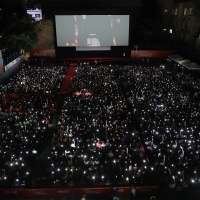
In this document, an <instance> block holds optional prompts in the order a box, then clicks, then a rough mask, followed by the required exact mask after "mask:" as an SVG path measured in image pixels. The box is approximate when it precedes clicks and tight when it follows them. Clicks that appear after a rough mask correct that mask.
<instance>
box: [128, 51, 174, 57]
mask: <svg viewBox="0 0 200 200" xmlns="http://www.w3.org/2000/svg"><path fill="white" fill-rule="evenodd" d="M174 53H175V50H137V51H136V50H131V59H142V58H149V59H151V58H167V57H168V56H169V55H171V54H174Z"/></svg>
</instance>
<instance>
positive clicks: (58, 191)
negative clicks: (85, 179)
mask: <svg viewBox="0 0 200 200" xmlns="http://www.w3.org/2000/svg"><path fill="white" fill-rule="evenodd" d="M77 190H79V189H76V188H52V189H51V195H52V197H63V196H66V195H68V196H77V192H79V191H77Z"/></svg>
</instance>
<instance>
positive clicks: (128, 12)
mask: <svg viewBox="0 0 200 200" xmlns="http://www.w3.org/2000/svg"><path fill="white" fill-rule="evenodd" d="M56 15H129V38H128V46H111V50H113V49H116V48H120V49H122V48H124V49H125V51H126V52H127V51H131V44H132V37H131V35H132V34H131V33H132V24H133V23H132V19H133V17H132V12H130V11H109V10H102V11H96V10H92V11H91V10H86V11H77V10H70V11H54V13H53V29H54V44H55V54H56V57H57V50H60V51H61V50H62V49H63V50H65V51H66V49H69V50H70V49H76V47H60V46H58V45H57V34H56ZM92 51H93V50H92V49H91V51H90V50H88V52H92ZM97 52H98V51H97ZM99 52H100V51H99Z"/></svg>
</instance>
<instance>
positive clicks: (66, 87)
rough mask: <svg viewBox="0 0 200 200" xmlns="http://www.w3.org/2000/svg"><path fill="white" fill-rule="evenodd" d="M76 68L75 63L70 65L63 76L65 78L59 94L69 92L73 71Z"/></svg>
mask: <svg viewBox="0 0 200 200" xmlns="http://www.w3.org/2000/svg"><path fill="white" fill-rule="evenodd" d="M76 68H77V64H76V63H71V64H70V67H69V69H68V71H67V74H66V75H65V78H64V80H63V83H62V85H61V88H60V93H67V92H68V90H69V85H70V83H71V82H72V79H73V78H74V74H75V70H76Z"/></svg>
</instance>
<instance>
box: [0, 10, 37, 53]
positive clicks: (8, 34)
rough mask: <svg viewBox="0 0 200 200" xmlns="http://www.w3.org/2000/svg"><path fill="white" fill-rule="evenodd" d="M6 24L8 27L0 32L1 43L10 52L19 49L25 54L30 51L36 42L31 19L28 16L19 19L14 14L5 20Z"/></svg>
mask: <svg viewBox="0 0 200 200" xmlns="http://www.w3.org/2000/svg"><path fill="white" fill-rule="evenodd" d="M7 22H8V23H9V25H8V26H7V27H6V28H5V29H4V30H3V31H2V41H1V43H3V44H4V46H6V47H7V48H8V49H10V50H11V51H16V50H20V49H23V50H24V51H25V52H28V51H30V50H31V48H32V46H33V45H34V44H35V43H36V42H37V35H36V34H35V33H34V23H33V20H32V18H30V17H28V16H23V17H19V16H18V15H17V14H16V13H14V14H13V15H11V17H9V18H8V19H7Z"/></svg>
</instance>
